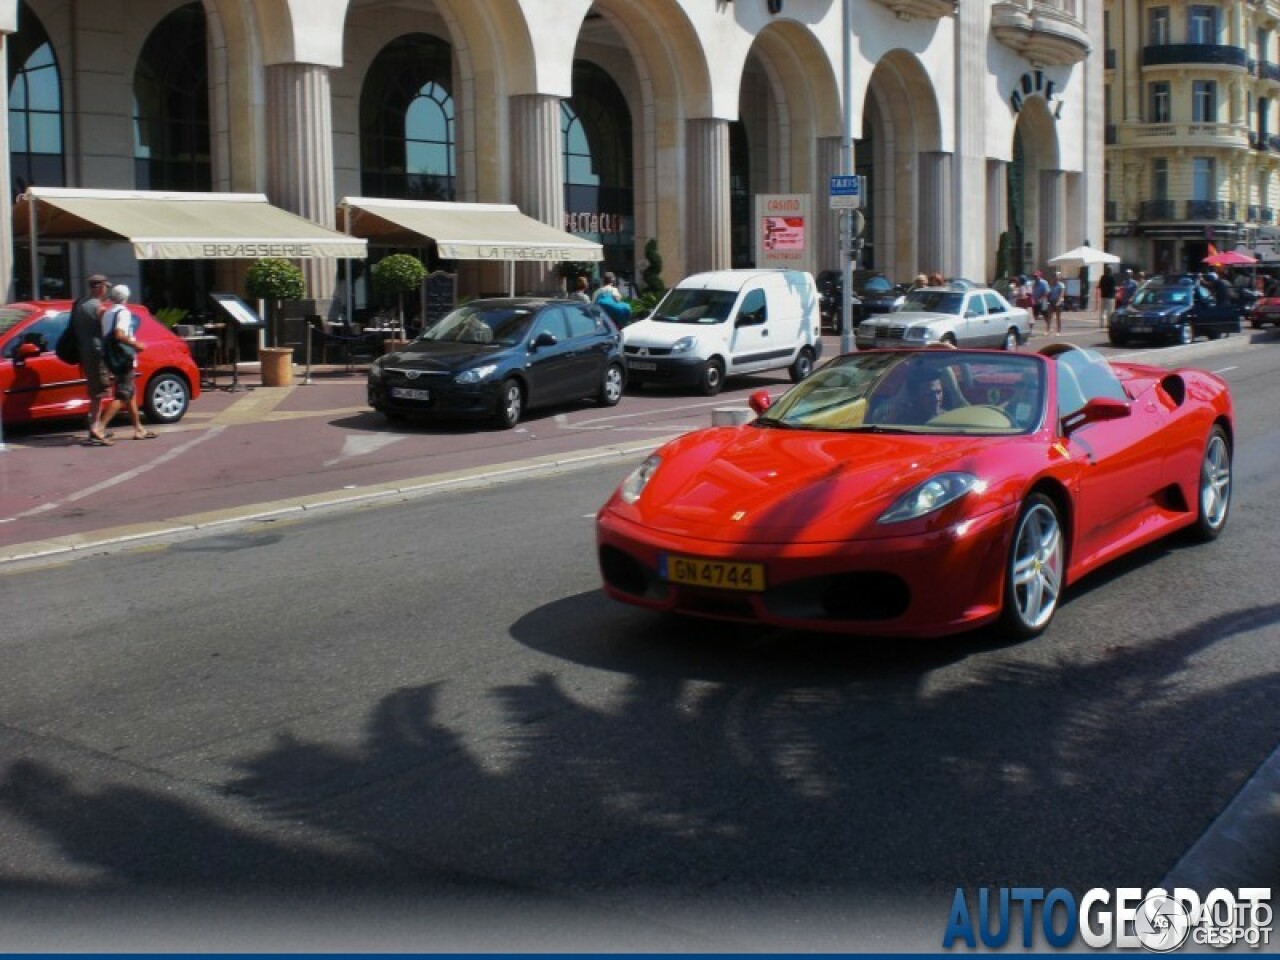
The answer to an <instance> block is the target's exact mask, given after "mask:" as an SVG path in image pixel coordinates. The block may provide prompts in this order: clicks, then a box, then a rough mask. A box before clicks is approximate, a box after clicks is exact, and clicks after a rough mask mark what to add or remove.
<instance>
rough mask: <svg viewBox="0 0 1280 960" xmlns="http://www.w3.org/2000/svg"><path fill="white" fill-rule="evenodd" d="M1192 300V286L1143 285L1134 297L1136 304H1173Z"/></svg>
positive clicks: (1184, 303)
mask: <svg viewBox="0 0 1280 960" xmlns="http://www.w3.org/2000/svg"><path fill="white" fill-rule="evenodd" d="M1190 302H1191V288H1190V287H1143V288H1142V289H1141V290H1139V291H1138V292H1137V294H1136V295H1135V296H1134V298H1133V303H1134V306H1139V307H1140V306H1142V305H1143V304H1161V305H1166V306H1173V305H1175V304H1180V305H1184V306H1185V305H1186V304H1188V303H1190Z"/></svg>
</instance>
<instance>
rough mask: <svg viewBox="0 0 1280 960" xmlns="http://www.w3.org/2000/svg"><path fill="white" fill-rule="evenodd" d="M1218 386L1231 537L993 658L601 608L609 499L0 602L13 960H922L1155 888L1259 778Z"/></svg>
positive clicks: (408, 504) (1255, 647) (404, 522)
mask: <svg viewBox="0 0 1280 960" xmlns="http://www.w3.org/2000/svg"><path fill="white" fill-rule="evenodd" d="M1204 365H1205V366H1208V367H1211V368H1214V369H1219V370H1221V371H1222V372H1223V374H1224V375H1225V376H1227V377H1228V379H1229V380H1231V382H1232V384H1233V388H1234V389H1235V392H1236V397H1237V402H1238V404H1239V450H1238V454H1237V460H1236V474H1235V478H1236V486H1235V501H1234V505H1233V514H1232V519H1231V522H1230V526H1229V529H1228V532H1227V533H1226V535H1224V537H1223V538H1222V539H1220V540H1219V541H1217V542H1215V543H1213V544H1209V545H1205V546H1198V547H1187V546H1184V545H1182V544H1180V543H1177V542H1170V543H1166V544H1162V545H1158V546H1156V547H1153V548H1151V549H1148V550H1146V551H1143V552H1142V553H1141V554H1140V555H1138V556H1137V557H1135V558H1133V559H1131V560H1126V561H1123V562H1122V563H1120V564H1117V565H1116V566H1114V567H1113V568H1111V569H1109V570H1107V571H1105V572H1104V573H1103V574H1102V575H1100V576H1095V577H1093V578H1091V579H1090V580H1089V581H1087V582H1086V583H1084V584H1082V585H1080V586H1079V587H1078V588H1076V589H1074V590H1072V591H1071V592H1070V594H1069V595H1068V599H1067V602H1066V604H1065V605H1064V607H1063V608H1062V609H1061V610H1060V612H1059V616H1058V618H1057V619H1056V621H1055V623H1054V625H1053V627H1052V628H1051V629H1050V631H1049V632H1048V633H1047V634H1046V635H1045V636H1043V637H1041V638H1039V639H1037V640H1035V641H1032V642H1028V643H1024V644H1019V645H1014V646H1006V645H1001V644H998V643H995V642H994V641H992V640H991V639H990V638H988V637H983V636H978V637H970V638H967V639H965V640H962V641H954V640H953V641H948V642H938V643H928V644H921V643H915V644H908V643H900V642H899V643H893V644H888V643H866V642H849V641H843V640H839V639H832V638H815V637H808V636H800V635H795V634H788V633H784V632H780V631H762V630H749V629H741V628H732V627H722V626H715V625H704V626H688V625H682V624H679V623H676V622H672V621H669V620H666V619H662V618H655V617H653V616H651V615H649V614H646V613H644V612H641V611H636V610H632V609H630V608H625V607H621V606H618V605H615V604H613V603H611V602H610V601H608V600H607V599H605V598H604V597H603V596H602V594H601V593H600V591H599V589H598V581H597V575H596V572H595V568H594V560H593V555H592V514H593V512H594V510H595V508H596V507H597V506H598V505H599V503H600V502H602V501H603V499H604V497H605V496H606V495H607V493H608V491H609V490H610V489H611V488H612V486H613V485H614V483H616V481H617V480H618V479H619V477H620V476H621V475H622V474H623V473H625V471H626V469H627V466H628V463H627V462H626V460H625V458H621V457H620V458H619V459H617V460H616V461H609V462H606V463H604V464H602V465H599V466H596V467H591V468H582V469H564V470H561V471H559V472H553V473H550V474H548V475H545V476H525V477H519V478H512V479H511V480H510V482H507V483H503V484H498V485H493V486H488V487H481V488H472V489H466V490H453V491H441V492H438V493H436V494H435V495H432V496H422V497H413V498H409V499H405V500H404V501H403V502H398V503H384V504H383V505H367V506H365V507H364V508H362V509H356V510H351V511H327V512H317V513H315V514H305V513H297V514H292V515H280V516H277V517H276V518H274V519H269V520H263V521H258V522H252V523H249V524H247V525H241V526H237V527H227V528H223V529H220V530H218V531H215V532H213V533H207V534H202V533H200V532H198V531H197V532H195V533H191V534H188V535H186V536H184V537H180V538H177V539H171V540H162V541H146V542H143V543H139V544H136V545H133V546H129V545H127V544H120V545H117V546H115V547H112V548H109V549H108V548H104V549H101V550H96V551H93V555H92V556H81V555H80V554H76V553H71V554H66V555H64V557H63V558H62V559H61V560H57V561H45V562H44V563H42V564H39V565H37V566H34V567H32V566H29V565H28V566H24V565H19V564H10V565H7V566H6V567H4V568H2V572H0V602H2V604H3V606H2V609H3V610H4V611H5V612H6V626H5V629H4V631H3V635H2V637H0V662H3V663H4V664H5V669H4V671H3V672H0V731H3V736H0V886H2V888H3V889H4V891H5V898H6V904H7V907H6V918H5V922H4V924H3V925H0V949H5V950H35V949H40V950H54V949H95V950H108V949H117V948H121V949H130V950H143V949H181V950H198V949H231V950H234V949H246V950H247V949H259V950H261V949H290V950H319V949H347V950H380V949H382V950H391V949H407V950H419V951H422V950H431V951H439V950H452V949H459V950H524V951H529V950H542V949H553V950H566V949H594V950H600V949H610V950H613V949H631V950H670V949H679V950H728V951H743V950H837V951H870V950H890V949H914V950H930V951H934V950H937V949H939V946H940V943H941V935H942V931H943V929H944V927H945V925H946V919H947V912H948V909H949V907H950V904H951V896H952V894H953V892H954V890H955V888H956V887H957V886H961V887H966V888H970V889H972V888H975V887H977V886H979V885H984V884H989V885H1004V884H1015V885H1029V886H1043V887H1045V888H1050V887H1055V886H1064V887H1069V888H1072V889H1075V890H1077V891H1080V890H1083V889H1087V888H1089V887H1093V886H1104V887H1117V886H1136V887H1142V888H1148V887H1150V886H1153V885H1155V884H1156V883H1158V882H1159V881H1160V880H1161V879H1162V878H1164V877H1166V876H1167V875H1168V874H1169V872H1170V871H1171V870H1175V869H1177V867H1178V864H1179V860H1180V859H1181V858H1182V857H1183V856H1184V854H1185V853H1186V852H1187V851H1188V850H1190V849H1191V848H1192V847H1193V845H1194V844H1196V842H1197V840H1198V839H1200V838H1201V837H1202V835H1203V834H1204V833H1205V831H1206V830H1207V829H1209V828H1210V827H1211V826H1212V825H1213V823H1214V821H1215V819H1216V818H1217V817H1218V816H1219V815H1220V813H1221V812H1222V811H1223V809H1224V808H1225V807H1226V806H1227V804H1228V803H1229V802H1230V801H1231V800H1232V798H1233V797H1235V796H1236V794H1237V793H1238V792H1239V791H1240V789H1241V787H1242V786H1244V785H1245V783H1246V782H1247V781H1248V780H1249V778H1250V777H1251V776H1252V775H1253V774H1254V772H1255V770H1256V769H1257V768H1258V767H1259V765H1260V764H1262V763H1264V761H1266V760H1267V758H1268V757H1269V755H1270V754H1271V753H1272V752H1273V751H1274V750H1275V749H1276V745H1277V740H1278V739H1280V737H1278V734H1280V683H1278V682H1277V675H1276V672H1275V667H1274V662H1275V657H1274V650H1275V644H1276V641H1277V639H1278V634H1280V629H1278V628H1277V615H1278V614H1280V606H1277V604H1276V603H1275V601H1274V596H1275V590H1274V587H1273V586H1272V581H1273V580H1274V574H1273V570H1274V567H1275V563H1276V557H1277V556H1280V530H1278V529H1277V527H1276V525H1275V524H1274V523H1273V522H1272V519H1271V517H1272V514H1273V509H1274V507H1273V505H1274V503H1275V499H1276V479H1275V478H1276V477H1277V475H1278V473H1280V471H1278V470H1277V461H1278V460H1280V442H1278V440H1280V434H1278V433H1277V430H1276V428H1275V417H1274V414H1273V411H1274V410H1275V409H1276V408H1277V403H1280V390H1278V389H1277V387H1276V382H1277V381H1276V376H1275V367H1276V364H1275V362H1274V359H1273V358H1272V356H1271V353H1270V351H1269V350H1266V349H1245V350H1238V349H1231V350H1227V351H1223V352H1220V353H1218V352H1215V353H1213V354H1212V359H1211V361H1207V362H1205V363H1204ZM1272 870H1273V871H1274V864H1273V865H1272ZM1257 882H1266V883H1271V884H1272V885H1273V886H1280V877H1277V876H1274V875H1267V876H1265V877H1264V876H1259V877H1257Z"/></svg>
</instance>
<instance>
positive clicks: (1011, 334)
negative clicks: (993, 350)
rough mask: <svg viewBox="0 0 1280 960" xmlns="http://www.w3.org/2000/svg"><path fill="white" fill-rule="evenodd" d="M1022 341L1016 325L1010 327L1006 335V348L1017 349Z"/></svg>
mask: <svg viewBox="0 0 1280 960" xmlns="http://www.w3.org/2000/svg"><path fill="white" fill-rule="evenodd" d="M1021 342H1022V340H1021V338H1020V337H1019V336H1018V331H1017V329H1015V328H1014V327H1010V328H1009V330H1008V331H1007V332H1006V333H1005V335H1004V349H1005V350H1017V349H1018V344H1020V343H1021Z"/></svg>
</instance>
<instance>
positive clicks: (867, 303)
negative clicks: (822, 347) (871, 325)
mask: <svg viewBox="0 0 1280 960" xmlns="http://www.w3.org/2000/svg"><path fill="white" fill-rule="evenodd" d="M843 289H844V278H843V277H842V276H841V275H840V272H839V271H838V270H823V271H822V272H821V273H820V274H818V293H819V296H820V305H821V309H822V325H823V327H824V328H826V329H828V330H832V331H834V332H835V333H843V332H844V301H843V300H842V298H841V291H842V290H843ZM849 289H851V290H852V291H853V299H852V300H851V301H850V303H849V316H850V318H851V320H852V322H853V325H854V326H855V327H856V326H857V325H858V324H860V323H862V322H863V321H864V320H866V319H867V317H870V316H872V315H874V314H878V313H888V312H889V311H891V310H893V309H895V308H896V307H897V306H898V305H899V304H901V303H902V298H903V295H904V294H905V293H906V292H907V290H906V287H904V286H902V285H901V284H895V283H894V282H893V281H891V280H890V279H889V278H888V277H886V276H885V275H884V274H883V273H880V272H879V271H878V270H855V271H853V275H852V278H851V280H850V283H849Z"/></svg>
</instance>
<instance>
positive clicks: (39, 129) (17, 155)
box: [5, 3, 72, 297]
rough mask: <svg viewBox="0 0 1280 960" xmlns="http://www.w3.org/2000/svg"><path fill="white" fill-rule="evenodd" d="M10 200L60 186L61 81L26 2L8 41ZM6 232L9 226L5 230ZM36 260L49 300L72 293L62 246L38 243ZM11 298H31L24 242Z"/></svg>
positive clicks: (17, 246)
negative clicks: (35, 188) (27, 192)
mask: <svg viewBox="0 0 1280 960" xmlns="http://www.w3.org/2000/svg"><path fill="white" fill-rule="evenodd" d="M7 52H8V62H9V77H8V83H9V176H10V182H9V184H8V189H9V197H10V199H16V198H17V196H18V195H19V194H21V193H22V192H23V191H25V190H26V189H27V187H29V186H42V187H61V186H64V185H65V184H66V175H65V157H64V153H63V149H64V145H63V136H62V77H61V72H60V70H59V68H58V61H57V57H56V55H55V53H54V49H53V44H52V43H50V42H49V35H48V34H47V33H46V32H45V29H44V25H43V24H42V23H41V22H40V18H39V17H37V16H36V15H35V13H34V12H33V11H32V10H31V8H30V7H29V6H28V5H27V4H26V3H19V4H18V32H17V33H15V34H13V36H12V37H10V38H9V41H8V51H7ZM5 229H6V230H8V229H10V227H9V226H8V225H6V226H5ZM39 246H40V249H39V251H38V256H37V264H38V268H39V270H40V289H41V291H42V292H44V293H46V294H47V295H49V296H58V295H60V294H61V295H67V296H69V295H70V294H71V292H72V287H71V283H70V280H71V278H70V265H69V263H68V257H67V245H66V244H65V243H51V242H47V241H42V242H41V243H40V245H39ZM14 251H15V254H16V256H15V257H14V277H13V280H14V288H13V289H14V293H15V295H16V296H18V297H29V296H30V295H31V271H30V270H28V269H25V265H26V264H27V263H29V262H30V259H31V248H30V239H29V238H28V237H15V238H14ZM19 265H21V266H19Z"/></svg>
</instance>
